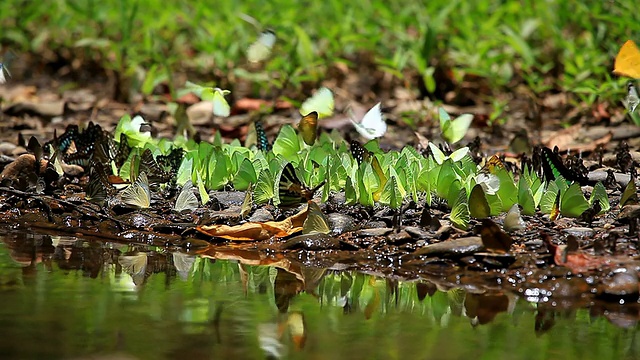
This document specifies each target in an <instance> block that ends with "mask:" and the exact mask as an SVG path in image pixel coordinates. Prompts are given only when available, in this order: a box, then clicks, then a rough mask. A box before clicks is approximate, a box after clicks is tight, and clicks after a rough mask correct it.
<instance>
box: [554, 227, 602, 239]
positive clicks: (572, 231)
mask: <svg viewBox="0 0 640 360" xmlns="http://www.w3.org/2000/svg"><path fill="white" fill-rule="evenodd" d="M562 232H564V233H566V234H569V235H573V236H575V237H579V238H590V237H592V236H593V235H594V234H595V231H593V229H591V228H587V227H571V228H567V229H564V230H562Z"/></svg>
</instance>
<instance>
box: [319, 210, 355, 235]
mask: <svg viewBox="0 0 640 360" xmlns="http://www.w3.org/2000/svg"><path fill="white" fill-rule="evenodd" d="M327 221H328V222H329V227H330V228H331V233H332V234H333V235H341V234H344V233H346V232H350V231H355V230H357V229H358V225H357V223H356V221H355V219H354V218H353V217H351V216H349V215H344V214H340V213H331V214H329V215H327Z"/></svg>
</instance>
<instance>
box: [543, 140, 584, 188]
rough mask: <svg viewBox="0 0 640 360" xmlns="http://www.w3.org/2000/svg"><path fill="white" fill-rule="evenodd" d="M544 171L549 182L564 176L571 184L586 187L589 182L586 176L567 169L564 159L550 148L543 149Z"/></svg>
mask: <svg viewBox="0 0 640 360" xmlns="http://www.w3.org/2000/svg"><path fill="white" fill-rule="evenodd" d="M542 170H543V171H544V176H545V178H546V180H547V181H552V180H555V179H556V178H558V177H560V176H562V177H563V178H564V179H565V180H567V182H569V183H571V182H577V183H579V184H580V185H586V184H587V183H588V182H589V179H588V178H587V177H586V176H584V175H582V174H579V173H578V172H576V171H574V170H571V169H569V168H567V167H566V166H565V165H564V163H563V162H562V159H560V157H559V156H558V155H557V154H556V153H555V152H553V151H552V150H551V149H549V148H548V147H543V148H542Z"/></svg>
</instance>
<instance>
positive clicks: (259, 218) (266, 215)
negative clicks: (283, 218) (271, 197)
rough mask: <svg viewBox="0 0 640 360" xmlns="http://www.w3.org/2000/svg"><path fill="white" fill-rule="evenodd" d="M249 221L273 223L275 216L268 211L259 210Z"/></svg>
mask: <svg viewBox="0 0 640 360" xmlns="http://www.w3.org/2000/svg"><path fill="white" fill-rule="evenodd" d="M247 220H249V221H251V222H267V221H273V215H272V214H271V213H270V212H269V211H268V210H267V209H264V208H259V209H256V211H254V212H253V215H251V216H250V217H249V219H247Z"/></svg>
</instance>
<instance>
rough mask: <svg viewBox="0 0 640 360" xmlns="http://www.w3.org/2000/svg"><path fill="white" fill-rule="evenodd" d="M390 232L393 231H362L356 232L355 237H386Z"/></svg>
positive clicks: (380, 229) (389, 229)
mask: <svg viewBox="0 0 640 360" xmlns="http://www.w3.org/2000/svg"><path fill="white" fill-rule="evenodd" d="M392 231H393V229H391V228H375V229H362V230H358V232H357V233H356V235H358V236H386V235H388V234H389V233H390V232H392Z"/></svg>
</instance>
